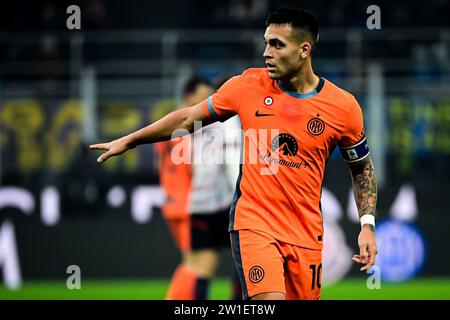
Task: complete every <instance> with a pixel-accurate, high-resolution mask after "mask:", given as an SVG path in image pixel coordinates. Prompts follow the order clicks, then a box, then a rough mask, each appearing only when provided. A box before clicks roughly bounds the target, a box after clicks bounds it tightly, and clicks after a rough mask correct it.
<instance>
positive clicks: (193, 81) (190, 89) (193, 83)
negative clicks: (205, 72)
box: [183, 76, 212, 96]
mask: <svg viewBox="0 0 450 320" xmlns="http://www.w3.org/2000/svg"><path fill="white" fill-rule="evenodd" d="M201 84H204V85H206V86H210V87H212V85H211V83H209V82H208V81H206V80H205V79H203V78H200V77H199V76H192V77H191V78H189V79H188V81H187V82H186V84H185V85H184V87H183V96H187V95H188V94H191V93H194V92H195V90H196V89H197V87H198V86H199V85H201Z"/></svg>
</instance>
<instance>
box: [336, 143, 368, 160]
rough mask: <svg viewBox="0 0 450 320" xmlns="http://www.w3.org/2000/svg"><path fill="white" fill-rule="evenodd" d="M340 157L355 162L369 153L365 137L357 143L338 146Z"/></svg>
mask: <svg viewBox="0 0 450 320" xmlns="http://www.w3.org/2000/svg"><path fill="white" fill-rule="evenodd" d="M339 149H341V154H342V157H343V158H344V160H345V161H347V162H357V161H360V160H362V159H364V158H366V157H367V156H368V155H369V154H370V150H369V145H368V144H367V140H366V137H363V138H362V139H361V140H360V141H359V142H358V143H356V144H354V145H352V146H349V147H342V146H340V147H339Z"/></svg>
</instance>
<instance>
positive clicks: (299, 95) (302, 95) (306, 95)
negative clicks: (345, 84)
mask: <svg viewBox="0 0 450 320" xmlns="http://www.w3.org/2000/svg"><path fill="white" fill-rule="evenodd" d="M316 75H317V76H319V84H318V85H317V87H316V88H315V89H314V90H312V91H310V92H307V93H299V92H295V91H289V90H287V89H286V88H284V87H283V86H282V85H281V82H280V80H278V81H277V85H278V87H279V88H280V89H281V91H283V92H284V93H287V94H288V95H290V96H291V97H294V98H300V99H308V98H312V97H315V96H316V95H317V94H318V93H319V92H320V91H321V90H322V88H323V85H324V84H325V79H324V78H323V77H322V76H321V75H320V74H318V73H316Z"/></svg>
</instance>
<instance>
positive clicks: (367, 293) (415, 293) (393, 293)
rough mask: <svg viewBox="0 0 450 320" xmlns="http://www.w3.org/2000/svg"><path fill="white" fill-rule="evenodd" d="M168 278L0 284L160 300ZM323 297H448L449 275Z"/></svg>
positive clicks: (350, 283)
mask: <svg viewBox="0 0 450 320" xmlns="http://www.w3.org/2000/svg"><path fill="white" fill-rule="evenodd" d="M167 286H168V280H167V279H163V280H157V279H153V280H87V279H86V280H82V281H81V289H80V290H69V289H67V287H66V281H65V280H54V281H29V282H25V283H24V285H23V286H22V288H21V289H20V290H17V291H10V290H8V289H6V288H5V287H4V286H3V285H0V300H3V299H52V300H54V299H100V300H104V299H105V300H113V299H133V300H134V299H144V300H145V299H148V300H161V299H164V295H165V292H166V289H167ZM230 291H231V287H230V284H229V282H228V281H227V280H225V279H217V280H214V281H213V282H212V287H211V290H210V298H211V299H213V300H227V299H229V297H230ZM323 299H324V300H343V299H344V300H347V299H349V300H355V299H356V300H361V299H364V300H365V299H374V300H375V299H383V300H392V299H396V300H398V299H400V300H403V299H408V300H409V299H425V300H426V299H439V300H450V278H434V279H433V278H432V279H417V280H413V281H410V282H407V283H402V284H387V283H381V289H373V290H369V289H368V288H367V287H366V281H365V279H348V280H345V281H341V282H339V283H337V284H334V285H332V286H326V287H324V288H323Z"/></svg>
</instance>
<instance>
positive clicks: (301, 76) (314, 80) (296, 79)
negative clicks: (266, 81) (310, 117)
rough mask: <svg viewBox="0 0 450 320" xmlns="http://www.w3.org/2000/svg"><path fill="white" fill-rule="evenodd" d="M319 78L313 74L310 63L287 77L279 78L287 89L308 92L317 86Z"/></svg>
mask: <svg viewBox="0 0 450 320" xmlns="http://www.w3.org/2000/svg"><path fill="white" fill-rule="evenodd" d="M319 81H320V78H319V77H318V76H317V75H315V74H314V71H313V69H312V67H311V65H310V64H309V65H306V66H305V67H304V68H302V69H301V70H299V72H298V73H297V74H296V75H294V76H293V77H291V78H289V79H281V80H280V82H281V85H282V86H283V87H284V88H286V89H287V90H289V91H294V92H297V93H309V92H311V91H313V90H315V89H316V88H317V86H318V85H319Z"/></svg>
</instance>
